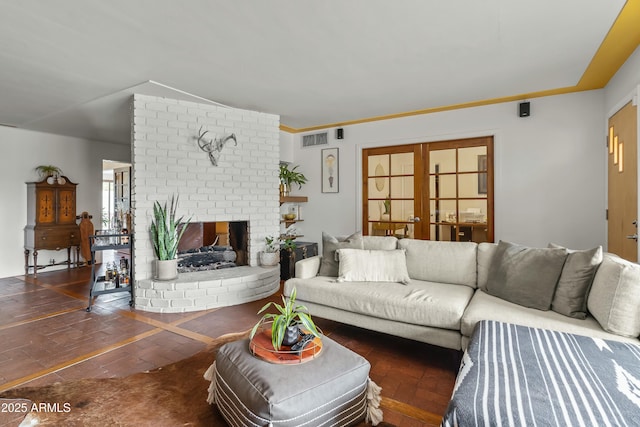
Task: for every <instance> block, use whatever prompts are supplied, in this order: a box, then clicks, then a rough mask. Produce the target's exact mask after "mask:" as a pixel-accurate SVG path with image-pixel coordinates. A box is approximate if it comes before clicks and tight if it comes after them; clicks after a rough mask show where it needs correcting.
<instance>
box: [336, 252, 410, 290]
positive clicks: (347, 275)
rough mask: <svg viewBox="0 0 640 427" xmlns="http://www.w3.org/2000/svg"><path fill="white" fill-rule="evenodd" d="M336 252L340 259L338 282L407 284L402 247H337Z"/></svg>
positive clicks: (405, 262) (407, 277)
mask: <svg viewBox="0 0 640 427" xmlns="http://www.w3.org/2000/svg"><path fill="white" fill-rule="evenodd" d="M336 254H337V255H338V258H339V259H340V265H339V267H338V279H337V280H336V281H338V282H398V283H403V284H405V285H407V284H409V282H410V281H411V279H410V278H409V273H408V272H407V258H406V256H405V251H404V249H396V250H392V251H385V250H366V249H338V250H337V251H336Z"/></svg>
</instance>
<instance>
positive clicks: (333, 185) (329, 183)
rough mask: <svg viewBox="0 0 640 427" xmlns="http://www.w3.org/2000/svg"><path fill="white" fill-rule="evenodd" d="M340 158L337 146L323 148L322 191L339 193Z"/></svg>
mask: <svg viewBox="0 0 640 427" xmlns="http://www.w3.org/2000/svg"><path fill="white" fill-rule="evenodd" d="M338 164H339V159H338V149H337V148H325V149H324V150H322V165H321V166H320V167H321V169H322V192H323V193H337V192H338V188H339V184H340V174H339V167H338Z"/></svg>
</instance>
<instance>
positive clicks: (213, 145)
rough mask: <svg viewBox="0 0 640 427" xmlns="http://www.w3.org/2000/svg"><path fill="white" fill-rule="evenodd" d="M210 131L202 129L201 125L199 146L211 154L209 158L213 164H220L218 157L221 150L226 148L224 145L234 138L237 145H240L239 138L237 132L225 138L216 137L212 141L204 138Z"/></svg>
mask: <svg viewBox="0 0 640 427" xmlns="http://www.w3.org/2000/svg"><path fill="white" fill-rule="evenodd" d="M207 132H209V131H208V130H205V131H204V132H203V131H202V126H200V130H199V131H198V146H199V147H200V149H201V150H202V151H206V152H207V153H208V154H209V159H210V160H211V164H212V165H213V166H218V158H219V157H220V152H221V151H222V149H223V148H224V145H225V144H226V143H227V141H229V140H230V139H233V142H234V143H235V145H236V146H237V145H238V140H237V139H236V134H235V133H232V134H231V135H229V136H226V137H225V138H223V139H218V138H214V139H212V140H210V141H207V140H205V139H204V136H205V135H206V134H207Z"/></svg>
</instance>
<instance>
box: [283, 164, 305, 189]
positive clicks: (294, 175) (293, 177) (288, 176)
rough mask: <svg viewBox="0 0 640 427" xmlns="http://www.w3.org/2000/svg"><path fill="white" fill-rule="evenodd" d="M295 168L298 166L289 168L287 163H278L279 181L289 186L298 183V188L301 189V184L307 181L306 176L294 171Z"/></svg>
mask: <svg viewBox="0 0 640 427" xmlns="http://www.w3.org/2000/svg"><path fill="white" fill-rule="evenodd" d="M296 169H298V166H294V167H293V168H291V169H289V165H288V164H286V163H280V182H282V183H283V184H287V185H289V186H290V185H291V184H298V189H301V188H302V184H306V183H307V177H306V176H304V175H303V174H302V173H300V172H296Z"/></svg>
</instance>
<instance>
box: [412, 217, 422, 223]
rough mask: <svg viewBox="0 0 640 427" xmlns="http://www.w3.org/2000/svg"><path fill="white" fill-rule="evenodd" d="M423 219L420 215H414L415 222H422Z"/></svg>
mask: <svg viewBox="0 0 640 427" xmlns="http://www.w3.org/2000/svg"><path fill="white" fill-rule="evenodd" d="M420 221H421V219H420V217H419V216H416V217H413V222H420Z"/></svg>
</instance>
